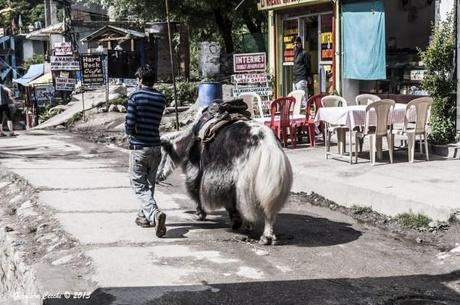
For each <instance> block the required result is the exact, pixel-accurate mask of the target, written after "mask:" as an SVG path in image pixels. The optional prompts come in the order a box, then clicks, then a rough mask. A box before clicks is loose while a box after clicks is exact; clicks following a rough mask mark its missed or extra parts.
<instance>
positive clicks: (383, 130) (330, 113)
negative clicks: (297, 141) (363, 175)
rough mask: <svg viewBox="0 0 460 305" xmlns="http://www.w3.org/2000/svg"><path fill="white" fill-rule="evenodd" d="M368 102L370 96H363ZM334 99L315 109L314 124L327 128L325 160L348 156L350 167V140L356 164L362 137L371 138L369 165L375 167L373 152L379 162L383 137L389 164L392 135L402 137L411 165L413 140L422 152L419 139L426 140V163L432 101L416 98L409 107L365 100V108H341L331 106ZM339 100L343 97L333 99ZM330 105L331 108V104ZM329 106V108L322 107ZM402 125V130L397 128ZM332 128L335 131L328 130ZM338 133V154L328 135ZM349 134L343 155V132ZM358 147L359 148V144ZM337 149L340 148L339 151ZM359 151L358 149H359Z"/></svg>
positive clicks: (354, 106) (388, 102) (384, 101)
mask: <svg viewBox="0 0 460 305" xmlns="http://www.w3.org/2000/svg"><path fill="white" fill-rule="evenodd" d="M366 99H369V97H366ZM332 100H333V99H331V98H329V97H327V98H326V99H325V98H323V99H322V101H326V102H322V103H323V107H321V108H320V109H318V111H317V113H316V116H315V123H316V124H320V123H321V122H324V123H325V124H326V126H327V130H326V132H327V134H326V145H325V146H326V157H328V156H329V155H333V156H335V157H348V158H349V161H350V164H352V163H353V139H355V146H356V147H355V163H356V162H357V159H358V146H359V147H360V148H362V141H363V140H364V138H366V137H369V139H370V142H371V143H370V144H371V145H370V155H371V158H370V159H371V164H372V165H374V164H375V157H374V152H376V153H377V158H378V159H382V138H383V137H386V138H387V141H388V149H389V154H390V162H392V157H393V156H392V154H393V148H394V140H395V135H398V136H401V137H404V138H405V139H407V142H408V147H409V149H408V159H409V162H413V158H414V146H415V137H416V136H419V138H420V146H421V148H420V150H421V151H422V140H424V141H425V154H426V159H427V160H429V155H428V145H427V142H426V138H427V134H426V125H427V122H428V118H429V111H430V106H431V102H432V99H431V98H429V97H422V98H418V99H415V100H413V101H411V102H409V104H407V105H406V104H399V103H394V101H392V100H377V101H372V102H371V101H368V104H367V105H365V103H363V105H350V106H345V107H343V106H340V105H339V103H337V104H336V105H334V104H333V101H332ZM335 100H336V101H339V100H340V101H342V102H343V100H342V98H335ZM331 104H332V105H331ZM325 105H329V106H332V107H324V106H325ZM399 125H402V127H398V126H399ZM331 126H333V127H334V128H333V129H332V130H331ZM332 131H335V132H337V142H338V147H339V153H338V154H334V153H332V152H330V149H329V148H330V140H331V137H330V133H331V132H332ZM347 132H348V134H349V139H348V141H349V143H348V147H349V153H348V154H345V146H346V145H345V143H346V133H347ZM358 144H359V145H358ZM340 147H343V149H342V150H341V149H340ZM360 150H361V149H360Z"/></svg>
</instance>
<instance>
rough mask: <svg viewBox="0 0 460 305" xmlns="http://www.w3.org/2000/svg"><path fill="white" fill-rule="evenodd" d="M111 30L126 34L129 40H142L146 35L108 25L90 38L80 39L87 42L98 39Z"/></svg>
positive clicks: (90, 35) (89, 36)
mask: <svg viewBox="0 0 460 305" xmlns="http://www.w3.org/2000/svg"><path fill="white" fill-rule="evenodd" d="M110 30H112V31H115V32H118V33H120V34H125V35H126V36H128V37H129V38H142V37H144V36H145V35H144V33H141V32H138V31H135V30H129V29H123V28H119V27H116V26H113V25H106V26H104V27H102V28H100V29H99V30H97V31H95V32H93V33H91V34H89V35H88V36H86V37H84V38H82V39H80V41H82V42H86V41H88V40H92V39H94V38H95V37H97V36H99V35H102V34H104V33H106V32H107V31H110Z"/></svg>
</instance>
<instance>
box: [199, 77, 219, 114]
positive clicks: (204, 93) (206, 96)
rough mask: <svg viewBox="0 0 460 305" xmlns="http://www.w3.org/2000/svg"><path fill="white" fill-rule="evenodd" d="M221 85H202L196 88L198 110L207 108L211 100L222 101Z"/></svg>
mask: <svg viewBox="0 0 460 305" xmlns="http://www.w3.org/2000/svg"><path fill="white" fill-rule="evenodd" d="M222 97H223V94H222V84H221V83H202V84H200V85H199V86H198V108H204V107H207V106H208V105H209V104H211V102H212V101H213V100H216V99H220V100H221V99H222Z"/></svg>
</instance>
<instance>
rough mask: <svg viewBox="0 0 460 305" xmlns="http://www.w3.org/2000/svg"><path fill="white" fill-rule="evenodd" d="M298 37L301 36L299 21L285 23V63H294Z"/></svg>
mask: <svg viewBox="0 0 460 305" xmlns="http://www.w3.org/2000/svg"><path fill="white" fill-rule="evenodd" d="M298 35H299V34H298V24H297V20H290V21H285V23H284V33H283V42H284V53H283V60H284V62H293V61H294V40H295V38H296V37H297V36H298Z"/></svg>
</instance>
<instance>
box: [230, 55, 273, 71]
mask: <svg viewBox="0 0 460 305" xmlns="http://www.w3.org/2000/svg"><path fill="white" fill-rule="evenodd" d="M266 64H267V57H266V55H265V53H240V54H234V55H233V72H235V73H240V72H251V71H265V67H266Z"/></svg>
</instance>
